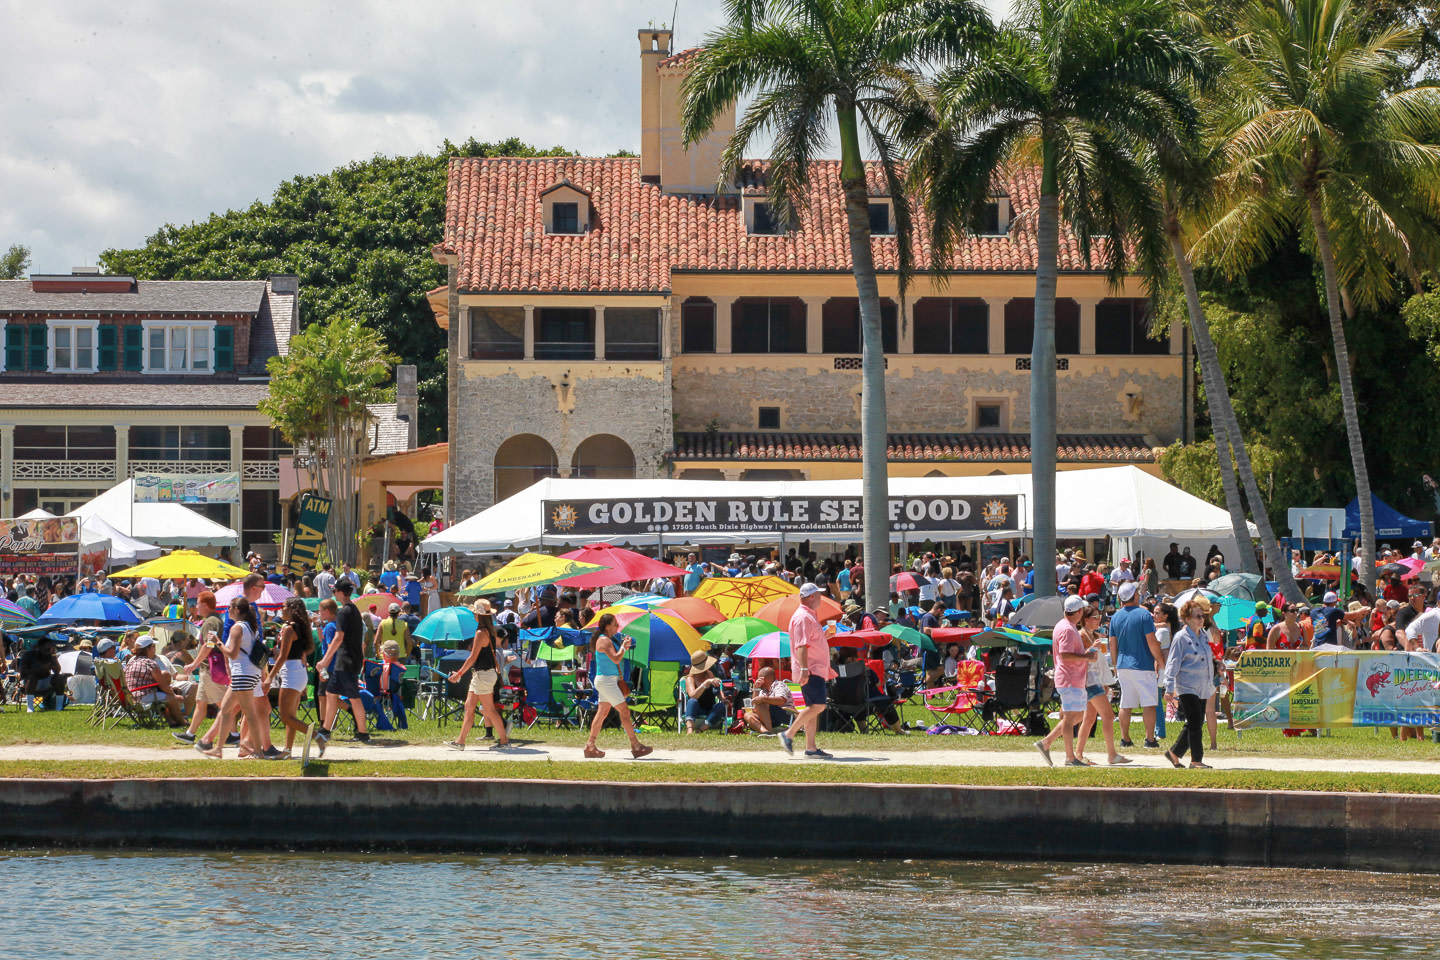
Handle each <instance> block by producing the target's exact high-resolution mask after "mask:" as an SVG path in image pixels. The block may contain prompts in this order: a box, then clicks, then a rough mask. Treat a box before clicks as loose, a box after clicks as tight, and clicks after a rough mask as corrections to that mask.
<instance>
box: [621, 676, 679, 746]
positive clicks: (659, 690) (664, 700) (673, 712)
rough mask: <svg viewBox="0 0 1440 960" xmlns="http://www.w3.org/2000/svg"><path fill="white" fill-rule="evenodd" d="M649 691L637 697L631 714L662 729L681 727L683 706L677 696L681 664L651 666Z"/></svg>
mask: <svg viewBox="0 0 1440 960" xmlns="http://www.w3.org/2000/svg"><path fill="white" fill-rule="evenodd" d="M649 674H650V677H649V689H648V690H647V691H646V693H645V694H644V695H642V696H639V697H635V698H634V699H633V702H632V703H631V704H630V712H631V713H632V714H633V715H634V716H635V718H636V719H637V720H639V721H640V722H641V723H648V722H650V721H652V720H653V721H655V722H656V723H658V724H660V726H661V727H662V728H667V727H670V726H671V725H674V727H675V728H676V729H678V727H679V722H680V710H682V709H683V705H682V704H681V703H680V698H679V697H678V696H677V695H676V688H677V687H678V686H679V685H680V664H678V663H671V662H667V661H663V660H659V661H656V662H655V663H652V664H650V670H649Z"/></svg>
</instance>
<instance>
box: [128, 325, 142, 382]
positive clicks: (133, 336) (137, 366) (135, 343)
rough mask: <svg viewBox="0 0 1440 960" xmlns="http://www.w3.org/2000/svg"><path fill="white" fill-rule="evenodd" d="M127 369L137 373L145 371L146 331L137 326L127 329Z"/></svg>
mask: <svg viewBox="0 0 1440 960" xmlns="http://www.w3.org/2000/svg"><path fill="white" fill-rule="evenodd" d="M125 369H126V370H130V371H133V372H135V373H139V372H140V371H142V370H144V369H145V331H144V330H143V329H141V328H140V327H137V326H128V327H126V328H125Z"/></svg>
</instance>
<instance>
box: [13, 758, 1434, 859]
mask: <svg viewBox="0 0 1440 960" xmlns="http://www.w3.org/2000/svg"><path fill="white" fill-rule="evenodd" d="M760 836H763V837H764V838H765V839H764V845H765V852H766V854H769V855H787V856H805V857H831V856H835V857H839V856H868V857H934V858H971V857H973V858H998V859H1023V860H1031V859H1062V860H1079V859H1083V860H1131V861H1157V862H1173V863H1215V864H1229V865H1237V866H1274V867H1330V868H1342V869H1358V870H1387V871H1407V872H1440V796H1410V795H1398V794H1327V793H1289V792H1263V791H1239V790H1164V789H1161V790H1149V789H1102V788H1084V787H1076V788H1055V787H972V786H917V785H908V784H907V785H883V784H854V785H852V784H760V783H743V784H684V783H586V782H570V781H547V780H462V779H401V778H375V779H363V778H348V777H347V778H336V779H321V778H304V779H301V778H296V779H279V778H276V779H270V778H263V779H243V778H234V779H231V778H204V779H194V780H183V779H172V780H24V779H15V780H0V844H5V845H10V846H26V847H34V846H42V847H44V846H70V847H168V848H181V849H226V850H234V849H265V848H287V849H288V848H293V849H309V850H357V849H397V850H416V851H420V850H444V851H474V852H495V851H500V850H547V851H592V852H603V853H634V854H656V853H688V854H694V853H696V852H697V851H700V850H702V849H703V852H704V853H706V854H707V855H723V854H730V853H737V854H746V853H754V852H755V838H756V837H760Z"/></svg>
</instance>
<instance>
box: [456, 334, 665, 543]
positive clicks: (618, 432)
mask: <svg viewBox="0 0 1440 960" xmlns="http://www.w3.org/2000/svg"><path fill="white" fill-rule="evenodd" d="M667 368H668V363H667V364H662V363H604V362H598V363H590V362H586V363H558V362H557V363H545V362H539V363H537V362H534V361H531V362H527V363H524V364H521V365H511V364H505V363H495V362H468V361H466V362H461V363H460V364H459V377H458V380H457V382H456V389H457V390H458V397H457V404H458V411H457V421H456V424H455V429H454V430H453V431H452V434H451V439H450V444H451V447H450V449H451V463H452V467H453V470H454V479H453V481H452V488H451V496H452V497H453V499H454V501H455V509H454V512H453V516H456V517H468V516H471V515H473V514H475V513H477V512H478V511H480V510H483V509H485V508H486V507H488V506H490V505H491V504H492V503H493V502H494V492H495V453H496V451H497V450H498V449H499V448H500V445H501V444H502V443H504V442H505V441H506V440H508V439H509V438H511V437H513V436H517V435H519V434H527V433H529V434H535V435H536V436H539V437H542V438H544V439H545V440H546V441H548V442H549V443H550V445H551V446H552V447H553V448H554V449H555V456H556V459H557V460H558V462H559V471H560V475H561V476H566V475H568V473H569V471H570V463H571V458H572V456H573V455H574V453H575V449H576V447H578V446H579V445H580V444H581V443H582V442H583V441H584V440H585V439H586V438H588V437H592V436H596V435H600V434H610V435H612V436H616V437H619V438H620V439H621V440H624V441H625V442H626V443H627V444H629V446H630V450H631V452H632V453H633V454H634V456H635V476H636V477H639V478H642V479H645V478H652V477H662V476H665V475H666V474H665V466H664V463H665V458H666V456H667V454H668V453H669V452H670V450H671V448H672V446H673V435H672V431H671V419H670V412H669V411H670V407H669V390H668V383H667V381H668V369H667Z"/></svg>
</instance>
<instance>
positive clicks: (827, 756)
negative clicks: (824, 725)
mask: <svg viewBox="0 0 1440 960" xmlns="http://www.w3.org/2000/svg"><path fill="white" fill-rule="evenodd" d="M805 756H807V757H809V758H810V759H811V760H834V759H835V755H834V754H831V753H826V752H825V751H824V750H821V749H819V748H818V747H817V748H816V749H814V750H806V751H805Z"/></svg>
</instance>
